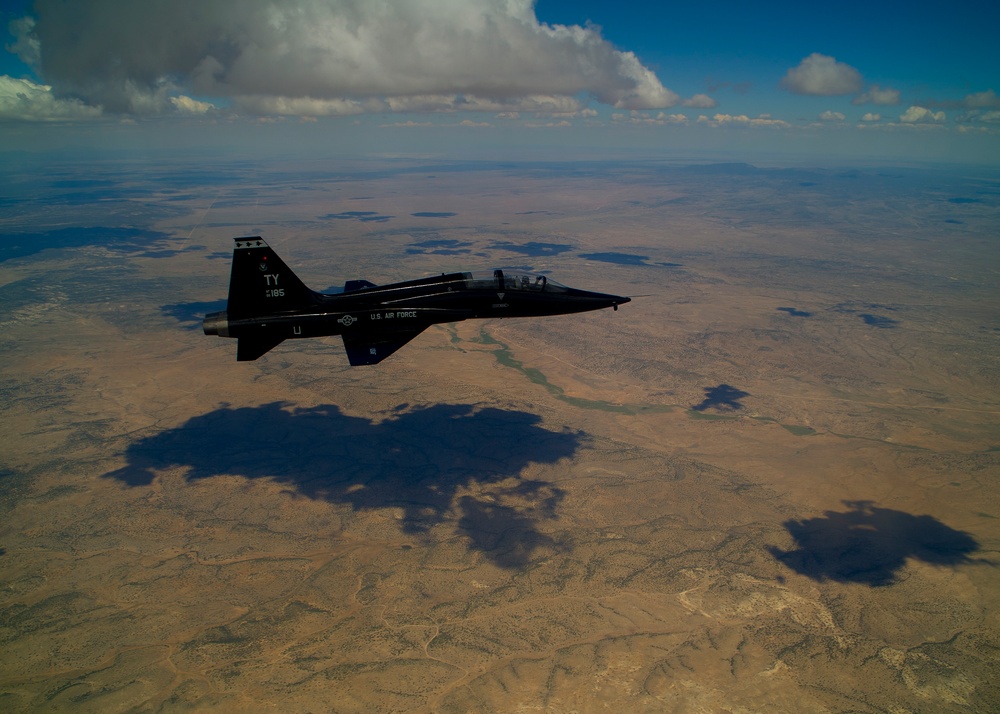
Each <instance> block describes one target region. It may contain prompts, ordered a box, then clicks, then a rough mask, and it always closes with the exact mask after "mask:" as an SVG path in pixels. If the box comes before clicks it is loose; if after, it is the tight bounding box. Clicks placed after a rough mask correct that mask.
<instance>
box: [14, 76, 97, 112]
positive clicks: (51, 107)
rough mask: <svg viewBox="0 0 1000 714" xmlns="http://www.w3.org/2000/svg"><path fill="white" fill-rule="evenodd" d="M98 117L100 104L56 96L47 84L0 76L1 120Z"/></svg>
mask: <svg viewBox="0 0 1000 714" xmlns="http://www.w3.org/2000/svg"><path fill="white" fill-rule="evenodd" d="M99 116H101V109H100V107H90V106H87V105H86V104H84V103H83V102H81V101H79V100H77V99H57V98H56V97H55V96H54V95H53V94H52V87H50V86H48V85H47V84H35V83H34V82H31V81H29V80H27V79H15V78H14V77H9V76H7V75H3V76H0V119H6V120H20V121H67V120H76V119H94V118H96V117H99Z"/></svg>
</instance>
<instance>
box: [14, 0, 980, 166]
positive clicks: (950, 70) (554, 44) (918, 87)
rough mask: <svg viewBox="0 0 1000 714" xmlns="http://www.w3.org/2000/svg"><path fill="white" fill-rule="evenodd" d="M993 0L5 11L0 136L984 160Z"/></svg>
mask: <svg viewBox="0 0 1000 714" xmlns="http://www.w3.org/2000/svg"><path fill="white" fill-rule="evenodd" d="M994 5H995V3H986V2H974V3H956V4H954V7H943V6H938V7H936V8H933V9H932V8H931V6H930V5H929V4H927V5H924V6H920V5H914V4H908V3H907V4H904V3H898V2H888V3H856V2H841V3H837V4H828V3H801V2H798V3H790V2H772V3H767V4H765V5H759V4H753V3H746V2H716V3H712V4H704V3H698V4H695V3H685V4H665V3H660V4H648V5H647V4H643V5H636V4H632V3H621V2H607V1H602V0H573V1H569V0H539V1H538V2H537V3H531V2H530V1H529V0H408V2H406V3H396V4H393V3H387V4H384V5H383V4H379V3H371V2H367V3H366V2H364V1H363V0H361V1H358V0H295V1H294V2H292V1H287V0H286V1H285V2H273V0H244V2H240V3H232V2H228V1H227V0H172V1H170V2H167V1H166V0H145V1H144V2H136V3H129V4H122V3H120V2H115V1H114V0H89V1H88V2H82V3H62V2H58V1H57V0H39V1H38V2H35V3H25V2H20V3H19V2H14V3H6V4H5V5H4V8H3V13H4V15H3V21H4V25H5V27H6V29H7V31H8V34H7V36H6V38H5V41H4V47H5V49H6V51H5V52H0V122H2V123H0V126H3V127H4V128H3V129H2V130H0V149H10V148H29V149H31V148H37V147H42V146H46V147H51V146H65V147H72V146H80V145H84V146H93V147H97V146H102V147H110V148H114V147H121V148H134V147H161V148H165V149H171V148H179V149H184V148H191V149H195V150H197V149H198V148H199V147H204V146H205V145H214V146H219V147H222V148H224V149H225V150H227V151H234V152H240V151H243V150H249V149H251V148H253V149H254V150H261V147H262V146H263V147H264V148H272V149H273V148H275V147H279V149H278V150H289V151H316V150H321V151H324V152H329V153H334V154H336V153H345V152H346V153H352V152H353V153H358V154H366V153H380V152H381V153H392V154H398V153H416V154H428V155H432V154H433V155H442V154H449V155H457V154H470V155H472V154H475V153H477V151H479V152H484V153H489V152H492V153H494V154H496V153H503V152H504V151H510V152H516V151H518V150H523V151H527V152H529V153H531V152H535V151H538V150H551V152H552V153H553V154H555V155H558V154H559V153H560V152H565V151H570V150H577V151H579V150H581V149H586V150H593V151H599V150H607V151H614V150H623V151H630V152H650V153H656V152H659V153H666V154H670V153H689V154H697V153H699V152H706V153H708V154H712V155H727V156H730V155H731V156H732V157H738V156H741V155H745V156H746V157H747V158H752V157H753V156H754V155H759V156H765V155H770V154H776V155H787V156H789V157H800V158H802V159H804V160H808V159H809V158H810V157H816V158H820V157H833V156H842V157H852V156H855V157H869V158H879V157H885V158H887V159H894V160H902V161H958V162H961V161H973V162H977V163H996V162H998V161H1000V97H998V94H997V93H998V91H1000V42H998V41H997V40H996V32H997V30H996V28H997V27H1000V10H998V9H997V8H996V7H994ZM310 147H312V148H311V149H310Z"/></svg>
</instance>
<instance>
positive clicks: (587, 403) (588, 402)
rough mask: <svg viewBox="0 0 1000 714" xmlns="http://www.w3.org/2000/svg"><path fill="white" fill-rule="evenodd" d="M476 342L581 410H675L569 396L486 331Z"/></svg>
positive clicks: (632, 412)
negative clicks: (515, 357)
mask: <svg viewBox="0 0 1000 714" xmlns="http://www.w3.org/2000/svg"><path fill="white" fill-rule="evenodd" d="M476 342H478V343H479V344H482V345H489V346H491V347H498V348H499V349H495V350H493V356H494V357H496V360H497V362H499V363H500V364H502V365H503V366H504V367H510V368H511V369H515V370H517V371H518V372H520V373H521V374H523V375H524V376H525V377H527V378H528V379H529V380H530V381H531V382H532V383H534V384H537V385H539V386H540V387H544V388H545V389H546V390H548V392H549V394H551V395H552V396H553V397H555V398H556V399H558V400H559V401H562V402H565V403H566V404H569V405H571V406H574V407H579V408H580V409H595V410H597V411H602V412H615V413H618V414H649V413H652V412H671V411H673V410H674V408H673V407H671V406H667V405H664V404H615V403H613V402H606V401H602V400H598V399H583V398H581V397H571V396H568V395H567V394H566V392H565V390H563V388H562V387H560V386H558V385H556V384H552V382H550V381H549V379H548V377H546V376H545V374H543V373H542V371H541V370H538V369H535V368H534V367H525V366H524V363H523V362H521V361H519V360H516V359H514V355H513V354H512V353H511V350H510V347H509V346H508V345H506V344H504V343H503V342H500V341H499V340H497V339H496V338H494V337H493V336H492V335H490V334H489V333H488V332H486V330H485V329H481V330H480V331H479V339H478V340H476Z"/></svg>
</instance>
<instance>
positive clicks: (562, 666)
mask: <svg viewBox="0 0 1000 714" xmlns="http://www.w3.org/2000/svg"><path fill="white" fill-rule="evenodd" d="M0 185H2V188H3V195H4V202H3V203H2V205H0V233H2V234H3V235H2V241H0V296H2V301H0V327H2V329H0V380H2V381H0V389H2V392H0V513H2V518H0V709H2V710H3V711H6V712H27V711H51V710H56V711H59V710H73V711H81V712H102V713H103V712H125V711H167V712H173V711H184V710H199V709H200V710H213V711H232V712H237V711H239V712H242V711H283V712H333V711H335V712H379V711H382V712H399V711H433V712H473V711H475V712H489V711H495V712H518V711H520V712H530V711H549V712H592V711H617V712H732V713H734V714H736V713H740V714H742V713H746V712H805V711H809V712H845V711H851V712H892V713H893V714H902V713H903V712H986V711H996V710H998V709H1000V683H998V678H997V672H998V671H1000V571H998V565H1000V553H998V549H1000V291H998V287H997V286H998V284H1000V175H998V174H996V173H995V172H994V173H992V174H990V173H988V172H985V171H979V172H976V171H972V170H969V171H959V170H956V169H948V170H945V169H933V168H922V169H913V168H892V169H879V168H871V167H868V168H864V167H863V168H858V169H856V170H845V169H824V168H815V169H806V168H778V167H753V166H747V165H742V164H722V165H720V164H714V165H696V166H687V165H684V164H680V163H678V164H671V163H666V162H634V163H613V162H592V163H586V162H578V163H567V164H559V163H552V164H546V163H534V164H464V163H444V162H442V163H433V162H430V161H404V160H396V161H390V160H384V161H371V162H354V163H336V162H319V161H317V162H302V163H294V164H293V163H287V164H285V163H275V162H271V163H255V164H250V163H237V162H230V163H227V162H221V163H216V164H206V163H201V164H194V163H189V162H183V161H180V160H178V161H176V162H169V161H162V162H154V163H138V162H134V163H133V162H126V161H119V162H104V163H101V164H90V163H83V162H76V163H72V162H68V161H67V162H62V163H57V164H47V165H45V166H37V165H33V164H30V163H28V162H27V161H26V162H25V163H24V164H21V165H16V166H10V167H7V168H5V169H4V173H3V176H2V180H0ZM243 235H261V236H264V237H265V238H266V239H267V240H268V241H269V243H270V244H271V245H272V246H274V247H275V248H276V250H277V251H278V252H279V253H280V254H281V256H282V257H283V258H284V259H285V260H286V262H288V264H289V265H290V266H292V267H293V268H294V269H295V270H296V271H297V272H298V274H299V275H300V277H302V278H303V280H305V282H306V283H307V284H309V285H310V286H311V287H314V288H316V289H322V290H334V289H339V287H340V286H342V285H343V284H344V282H345V281H346V280H349V279H367V280H370V281H372V282H375V283H379V282H389V281H395V280H403V279H408V278H417V277H422V276H425V275H431V274H434V273H438V272H444V271H451V270H468V269H482V268H491V267H513V266H516V267H519V268H524V269H528V270H531V271H533V272H544V273H545V274H546V275H549V276H551V277H552V278H553V279H555V280H558V281H559V282H562V283H565V284H567V285H571V286H574V287H580V288H585V289H591V290H599V291H602V292H612V293H616V294H623V295H632V296H636V297H635V299H633V301H632V302H631V303H629V304H628V305H625V306H623V307H622V308H621V309H620V310H618V311H617V312H614V311H611V310H604V311H600V312H595V313H588V314H584V315H579V316H560V317H551V318H542V319H536V320H520V321H518V320H503V321H499V320H495V321H467V322H461V323H457V324H452V325H440V326H436V327H433V328H431V329H429V330H428V331H426V332H425V333H424V334H423V335H421V336H420V337H418V338H417V339H416V340H414V341H413V342H412V343H410V344H409V345H407V346H406V347H404V348H403V349H402V350H400V351H399V352H398V353H397V354H396V355H394V356H393V357H391V358H390V359H388V360H386V361H385V362H383V363H382V364H379V365H377V366H374V367H350V366H348V364H347V359H346V357H345V355H344V351H343V347H342V345H341V343H340V339H339V338H336V337H335V338H327V339H322V340H303V341H296V342H287V343H285V344H283V345H281V346H279V347H278V348H276V349H275V350H273V351H272V352H270V353H268V354H267V355H266V356H265V357H263V358H261V359H260V360H258V361H256V362H248V363H237V362H236V361H235V351H236V350H235V342H234V341H233V340H227V339H222V338H219V337H207V336H205V335H204V334H202V331H201V323H200V320H201V317H202V316H203V315H204V314H205V313H206V312H210V311H213V310H220V309H225V299H226V294H227V286H228V280H229V264H230V257H231V251H232V244H233V242H232V239H233V238H234V237H237V236H243ZM639 296H642V297H639Z"/></svg>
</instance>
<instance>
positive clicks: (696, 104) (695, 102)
mask: <svg viewBox="0 0 1000 714" xmlns="http://www.w3.org/2000/svg"><path fill="white" fill-rule="evenodd" d="M682 104H683V105H684V106H685V107H693V108H695V109H715V107H716V105H717V102H716V101H715V100H714V99H712V98H711V97H710V96H708V95H707V94H696V95H694V96H693V97H691V98H690V99H685V100H684V101H683V102H682Z"/></svg>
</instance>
